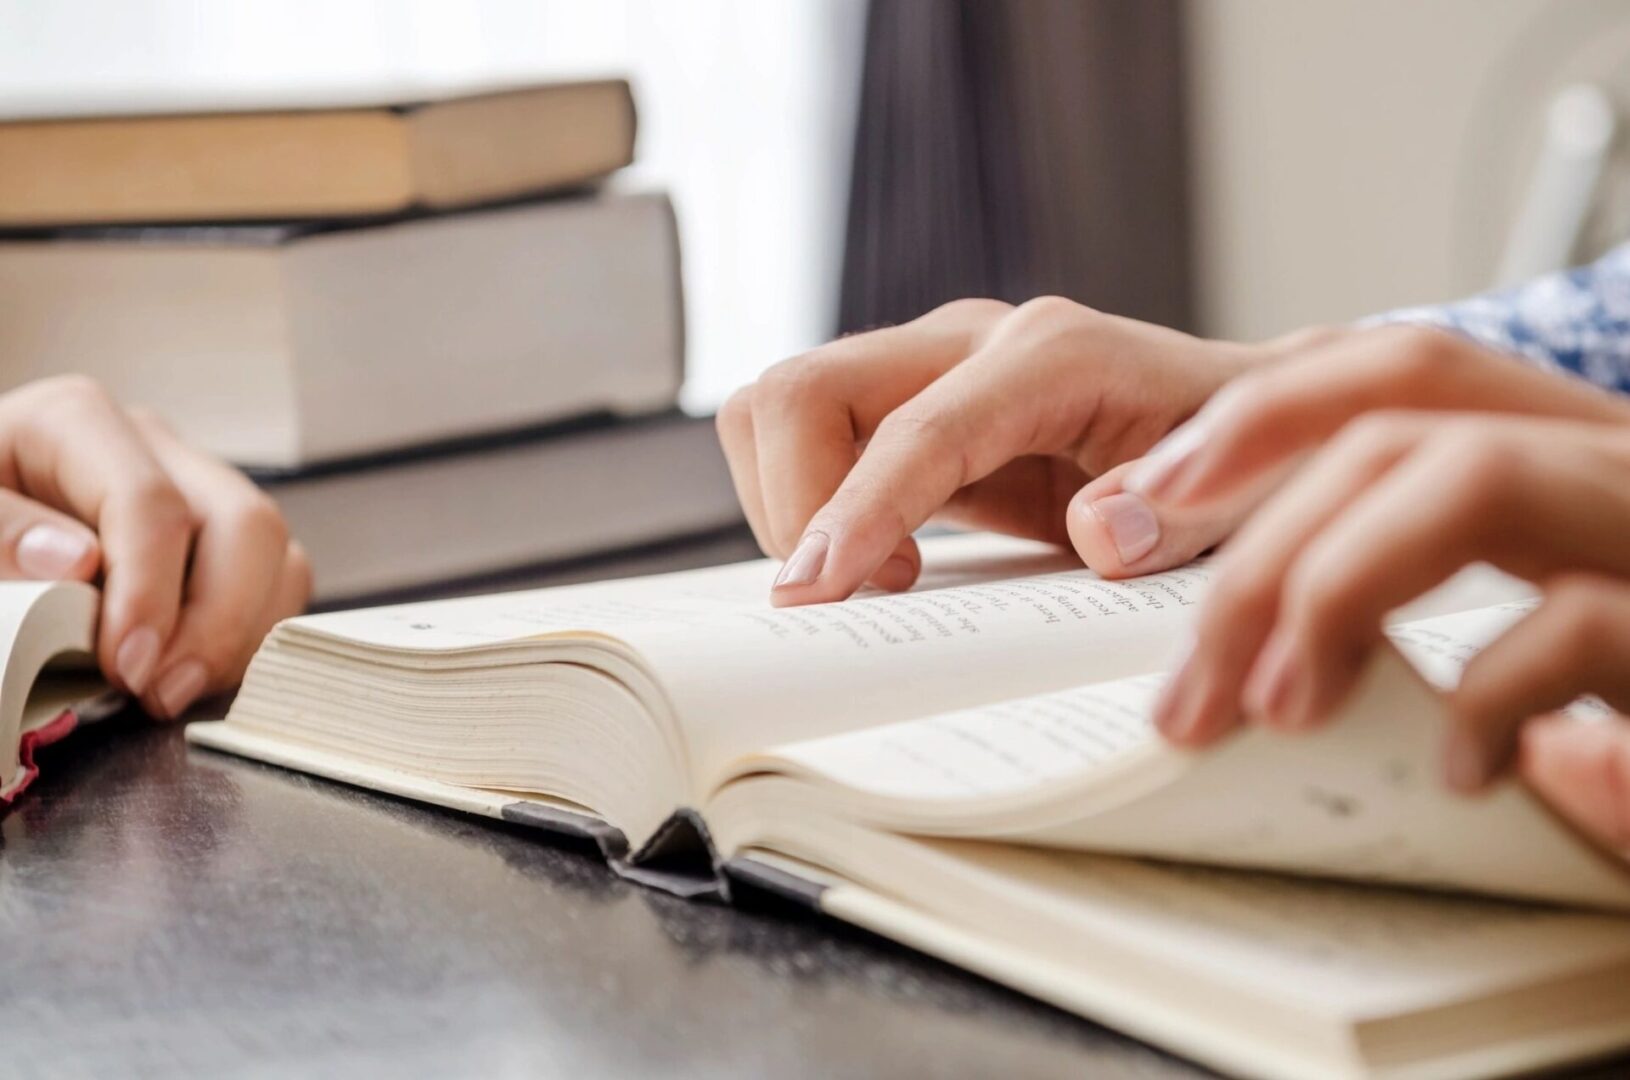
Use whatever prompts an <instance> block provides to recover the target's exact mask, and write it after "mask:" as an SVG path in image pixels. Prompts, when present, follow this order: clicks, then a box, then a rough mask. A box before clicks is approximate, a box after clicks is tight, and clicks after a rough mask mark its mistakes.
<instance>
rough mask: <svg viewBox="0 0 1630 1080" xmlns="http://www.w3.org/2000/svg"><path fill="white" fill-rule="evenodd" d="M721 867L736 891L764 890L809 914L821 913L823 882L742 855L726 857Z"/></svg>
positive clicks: (726, 878)
mask: <svg viewBox="0 0 1630 1080" xmlns="http://www.w3.org/2000/svg"><path fill="white" fill-rule="evenodd" d="M720 871H721V873H722V874H723V876H724V878H725V880H726V881H727V882H728V883H729V884H730V885H731V886H732V887H733V888H732V891H733V892H735V893H737V894H738V895H739V893H740V892H741V891H745V890H753V891H757V892H761V893H767V894H769V895H770V896H773V897H775V898H776V899H778V900H782V901H785V902H787V903H790V904H792V905H793V906H794V907H797V908H800V909H803V910H805V911H808V912H810V913H811V914H815V915H819V914H821V913H822V911H821V895H822V894H823V893H825V892H826V886H825V885H823V884H821V883H820V882H818V881H810V880H808V879H807V878H801V877H799V876H798V875H797V874H791V873H788V872H787V871H785V870H782V869H780V868H779V867H775V866H770V865H769V864H768V863H762V862H759V861H758V860H757V859H753V858H749V857H747V856H742V855H737V856H735V857H734V858H731V859H727V860H725V862H724V865H723V866H722V867H720ZM734 898H736V897H733V899H734Z"/></svg>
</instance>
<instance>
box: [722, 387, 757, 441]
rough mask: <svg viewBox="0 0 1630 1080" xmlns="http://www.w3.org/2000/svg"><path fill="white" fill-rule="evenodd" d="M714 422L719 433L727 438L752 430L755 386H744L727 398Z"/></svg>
mask: <svg viewBox="0 0 1630 1080" xmlns="http://www.w3.org/2000/svg"><path fill="white" fill-rule="evenodd" d="M713 423H714V426H715V427H716V428H717V429H718V431H719V434H720V435H721V436H723V437H726V438H728V437H730V436H732V435H737V434H742V433H745V432H746V431H748V430H750V429H751V427H752V423H753V388H752V387H751V386H743V387H741V388H740V389H739V390H737V391H736V392H735V393H733V394H731V395H730V396H729V397H727V398H725V400H724V404H723V405H720V406H719V412H718V415H717V416H715V417H714V418H713Z"/></svg>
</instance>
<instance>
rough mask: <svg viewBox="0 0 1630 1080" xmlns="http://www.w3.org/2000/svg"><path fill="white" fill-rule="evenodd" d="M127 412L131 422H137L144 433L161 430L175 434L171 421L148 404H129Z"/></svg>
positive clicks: (138, 427)
mask: <svg viewBox="0 0 1630 1080" xmlns="http://www.w3.org/2000/svg"><path fill="white" fill-rule="evenodd" d="M125 414H126V415H127V416H129V417H130V420H131V423H133V424H135V425H136V428H137V429H138V430H139V431H142V432H144V433H146V432H159V433H161V434H164V435H172V434H174V432H173V429H172V428H171V427H170V422H169V421H168V420H166V419H164V417H162V416H160V415H159V414H158V413H157V412H155V411H154V410H153V409H152V408H151V407H149V406H147V405H130V406H127V407H126V408H125Z"/></svg>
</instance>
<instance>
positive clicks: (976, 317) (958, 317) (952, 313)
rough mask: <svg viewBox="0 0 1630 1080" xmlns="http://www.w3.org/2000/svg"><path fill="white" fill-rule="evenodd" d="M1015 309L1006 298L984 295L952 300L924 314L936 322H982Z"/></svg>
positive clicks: (997, 317) (999, 316) (926, 317)
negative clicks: (994, 298)
mask: <svg viewBox="0 0 1630 1080" xmlns="http://www.w3.org/2000/svg"><path fill="white" fill-rule="evenodd" d="M1012 310H1013V305H1012V304H1009V303H1007V302H1006V301H1005V300H991V299H987V298H984V297H964V298H963V299H960V300H951V301H948V302H947V303H944V304H941V305H940V306H939V307H937V308H935V309H934V310H932V311H930V312H929V313H928V314H926V315H924V316H923V319H924V320H932V321H934V322H948V323H956V324H959V325H961V324H966V323H982V322H986V321H989V320H992V319H999V318H1001V317H1002V316H1003V315H1006V314H1007V313H1008V312H1010V311H1012Z"/></svg>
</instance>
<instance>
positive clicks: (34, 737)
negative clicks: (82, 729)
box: [0, 709, 79, 815]
mask: <svg viewBox="0 0 1630 1080" xmlns="http://www.w3.org/2000/svg"><path fill="white" fill-rule="evenodd" d="M78 726H79V713H78V712H77V711H75V710H73V709H63V710H62V712H61V713H59V714H57V716H56V718H55V719H53V720H51V721H50V722H49V723H46V724H41V725H40V726H39V727H37V728H35V729H34V730H33V731H25V732H24V733H23V737H22V740H21V741H20V742H19V743H18V744H17V763H18V765H19V766H20V768H21V771H20V772H19V774H18V776H17V779H16V780H14V781H13V782H12V784H11V786H10V787H8V788H6V789H4V790H0V815H3V814H5V812H6V811H8V810H10V809H11V805H12V803H14V802H16V801H17V796H19V795H21V794H22V793H23V792H24V791H27V790H28V785H30V784H32V783H33V782H34V778H35V777H36V776H38V775H40V767H39V766H38V765H36V764H35V763H34V752H35V751H36V750H38V749H39V748H40V747H42V746H50V745H51V744H52V743H54V742H58V741H60V740H61V739H64V738H66V737H67V736H68V735H69V734H70V733H72V731H73V730H74V729H75V728H76V727H78Z"/></svg>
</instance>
